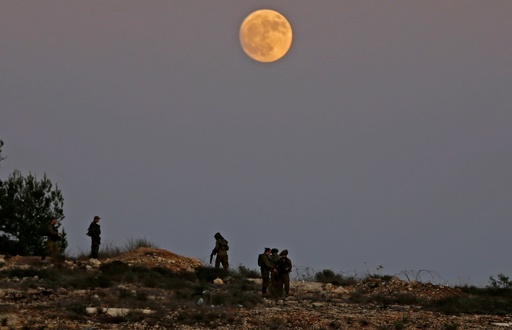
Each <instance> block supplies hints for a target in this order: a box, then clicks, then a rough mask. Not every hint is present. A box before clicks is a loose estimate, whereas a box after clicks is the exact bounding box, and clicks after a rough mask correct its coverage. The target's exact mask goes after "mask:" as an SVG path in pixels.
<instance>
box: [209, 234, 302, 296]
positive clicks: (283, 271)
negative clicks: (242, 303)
mask: <svg viewBox="0 0 512 330" xmlns="http://www.w3.org/2000/svg"><path fill="white" fill-rule="evenodd" d="M213 237H214V238H215V247H214V248H213V250H212V253H211V254H210V263H212V259H213V256H215V255H216V256H217V257H216V258H215V268H219V267H220V265H222V267H223V268H224V269H228V267H229V262H228V250H229V245H228V241H227V240H226V239H225V238H224V237H223V236H222V235H221V234H220V233H215V235H214V236H213ZM258 266H259V267H260V271H261V278H262V286H261V293H262V294H263V295H265V294H267V291H268V289H269V286H270V284H272V286H271V289H270V290H271V291H272V293H273V294H274V295H276V296H282V295H283V293H284V294H285V295H286V296H288V295H289V294H290V272H291V271H292V261H291V260H290V259H289V258H288V250H283V251H281V253H279V250H278V249H276V248H273V249H270V248H268V247H266V248H265V249H264V251H263V253H262V254H260V255H259V256H258Z"/></svg>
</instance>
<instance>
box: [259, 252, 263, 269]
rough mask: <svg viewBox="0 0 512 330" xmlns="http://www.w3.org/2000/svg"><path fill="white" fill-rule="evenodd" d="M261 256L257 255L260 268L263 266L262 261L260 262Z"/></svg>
mask: <svg viewBox="0 0 512 330" xmlns="http://www.w3.org/2000/svg"><path fill="white" fill-rule="evenodd" d="M262 256H263V255H262V254H260V255H258V266H260V267H261V266H263V260H261V258H262Z"/></svg>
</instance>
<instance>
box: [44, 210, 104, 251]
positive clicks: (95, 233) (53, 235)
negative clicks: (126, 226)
mask: <svg viewBox="0 0 512 330" xmlns="http://www.w3.org/2000/svg"><path fill="white" fill-rule="evenodd" d="M100 219H101V218H100V217H99V216H95V217H94V219H93V220H92V222H91V224H90V225H89V228H87V236H90V237H91V253H90V255H89V258H94V259H97V258H98V252H99V249H100V244H101V227H100V225H99V224H98V222H99V221H100ZM61 240H62V236H61V234H60V233H59V231H58V229H57V219H56V218H52V220H51V221H50V223H49V224H48V228H47V231H46V250H45V253H44V254H43V256H42V257H41V260H42V261H44V260H46V257H47V256H49V257H51V258H53V259H57V258H58V257H59V256H60V254H61V253H60V246H59V245H60V244H59V242H60V241H61Z"/></svg>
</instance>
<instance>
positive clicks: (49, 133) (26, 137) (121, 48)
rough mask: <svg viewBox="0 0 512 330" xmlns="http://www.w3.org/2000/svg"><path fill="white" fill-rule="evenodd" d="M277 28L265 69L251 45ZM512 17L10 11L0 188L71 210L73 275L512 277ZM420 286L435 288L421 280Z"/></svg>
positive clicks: (2, 28) (104, 4)
mask: <svg viewBox="0 0 512 330" xmlns="http://www.w3.org/2000/svg"><path fill="white" fill-rule="evenodd" d="M263 8H267V9H273V10H276V11H278V12H280V13H281V14H282V15H284V16H285V17H286V18H287V19H288V21H289V22H290V24H291V26H292V29H293V43H292V46H291V48H290V50H289V52H288V53H287V54H286V55H285V56H284V57H283V58H281V59H280V60H278V61H276V62H272V63H260V62H256V61H254V60H252V59H251V58H249V57H248V56H247V55H246V54H245V53H244V51H243V50H242V48H241V46H240V41H239V28H240V24H241V23H242V21H243V20H244V18H245V17H246V16H247V15H249V14H250V13H251V12H253V11H255V10H257V9H263ZM511 17H512V1H510V0H501V1H498V0H496V1H493V0H487V1H473V0H464V1H462V0H459V1H444V0H442V1H441V0H440V1H435V0H429V1H409V0H395V1H388V0H380V1H356V0H353V1H343V0H329V1H325V0H317V1H311V0H282V1H240V0H231V1H224V0H216V1H199V0H181V1H177V0H168V1H130V0H123V1H104V0H101V1H53V0H52V1H50V0H44V1H18V0H4V1H1V2H0V140H3V141H4V143H5V145H4V148H3V150H2V154H3V156H5V157H6V159H5V160H4V161H3V162H2V163H1V167H0V177H1V178H3V179H5V178H7V177H8V176H9V175H10V174H11V173H12V172H13V171H14V170H15V169H18V170H20V171H21V172H22V174H24V175H28V174H29V173H30V172H31V173H33V174H35V175H37V177H38V178H42V177H43V175H44V173H46V175H47V176H48V177H49V178H50V180H52V182H54V183H56V184H57V185H58V187H59V188H60V189H61V190H62V193H63V195H64V214H65V219H64V220H63V221H62V227H63V228H64V229H65V230H66V232H67V233H68V242H69V249H68V253H69V254H70V255H78V254H79V253H81V252H85V253H88V251H89V249H90V241H89V238H88V237H87V236H86V235H85V233H86V229H87V227H88V225H89V223H90V222H91V221H92V219H93V217H94V216H95V215H99V216H100V217H101V218H102V220H101V222H100V224H101V228H102V232H103V235H102V242H103V244H104V245H115V246H123V245H124V244H125V243H126V241H127V240H128V239H137V238H145V239H147V240H148V241H151V242H153V243H154V244H156V245H158V246H159V247H160V248H163V249H166V250H169V251H172V252H174V253H177V254H180V255H184V256H188V257H195V258H198V259H201V260H203V261H206V260H207V259H208V256H209V254H210V252H211V250H212V248H213V246H214V238H213V235H214V234H215V233H216V232H217V231H219V232H221V233H222V234H223V235H224V237H225V238H226V239H227V240H228V241H229V243H230V247H231V249H230V254H229V257H230V263H231V265H232V266H235V267H237V266H238V265H239V264H243V265H245V266H247V267H249V268H252V269H256V268H257V264H256V259H257V255H258V254H259V253H261V252H262V251H263V248H264V247H265V246H269V247H277V248H278V249H280V250H282V249H285V248H286V249H288V250H289V251H290V254H289V257H290V259H291V260H292V261H293V263H294V265H296V266H298V267H300V269H305V268H306V267H309V269H312V270H314V271H320V270H322V269H331V270H333V271H336V272H344V273H347V274H354V273H358V274H361V273H365V272H366V271H369V272H374V271H375V270H376V269H377V268H378V267H379V266H382V267H383V269H382V270H381V271H382V273H384V274H391V275H392V274H399V273H401V272H403V271H409V270H413V271H419V270H428V271H431V272H434V273H435V274H438V275H439V277H436V279H435V280H437V281H439V280H440V281H447V282H449V283H450V284H456V285H457V284H475V285H486V284H488V278H489V276H491V275H497V274H498V273H504V274H506V275H509V276H510V275H512V260H511V259H512V258H511V256H510V250H511V248H512V241H511V237H512V221H511V220H512V219H511V215H512V90H511V88H512V62H511V60H512V19H511ZM424 278H425V279H427V280H428V279H430V278H429V277H428V276H426V277H424Z"/></svg>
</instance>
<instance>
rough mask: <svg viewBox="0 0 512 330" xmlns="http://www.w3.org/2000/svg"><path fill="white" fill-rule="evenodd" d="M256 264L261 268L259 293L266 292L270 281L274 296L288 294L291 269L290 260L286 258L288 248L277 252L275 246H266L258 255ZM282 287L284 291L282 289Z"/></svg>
mask: <svg viewBox="0 0 512 330" xmlns="http://www.w3.org/2000/svg"><path fill="white" fill-rule="evenodd" d="M258 266H260V270H261V278H262V280H263V281H262V285H261V293H262V294H263V295H265V294H266V293H267V290H268V287H269V284H270V283H272V286H271V290H273V292H272V293H273V294H274V295H276V296H282V295H283V293H284V295H285V296H288V295H289V294H290V272H291V271H292V261H291V260H290V258H288V250H283V251H281V253H279V250H278V249H276V248H273V249H270V248H268V247H266V248H265V249H264V251H263V253H262V254H260V255H259V256H258ZM283 289H284V291H283Z"/></svg>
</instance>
